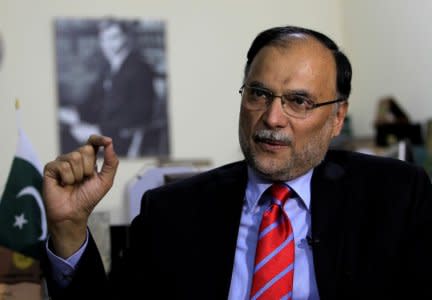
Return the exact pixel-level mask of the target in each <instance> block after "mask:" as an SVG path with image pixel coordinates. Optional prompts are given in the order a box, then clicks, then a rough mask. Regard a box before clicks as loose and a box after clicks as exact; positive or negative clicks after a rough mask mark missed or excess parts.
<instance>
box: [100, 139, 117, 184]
mask: <svg viewBox="0 0 432 300" xmlns="http://www.w3.org/2000/svg"><path fill="white" fill-rule="evenodd" d="M118 165H119V160H118V158H117V154H116V153H115V151H114V145H113V142H112V140H111V139H109V140H108V141H107V142H106V143H105V144H104V161H103V164H102V168H101V170H100V173H99V177H100V179H101V180H102V181H103V182H104V183H107V184H109V185H110V186H111V185H112V183H113V182H114V177H115V174H116V172H117V167H118Z"/></svg>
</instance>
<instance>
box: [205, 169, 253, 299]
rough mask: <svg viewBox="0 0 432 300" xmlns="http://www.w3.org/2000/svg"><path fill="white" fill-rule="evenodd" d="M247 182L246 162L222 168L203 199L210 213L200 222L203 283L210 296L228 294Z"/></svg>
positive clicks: (220, 296)
mask: <svg viewBox="0 0 432 300" xmlns="http://www.w3.org/2000/svg"><path fill="white" fill-rule="evenodd" d="M246 183H247V168H246V164H245V163H243V162H242V163H239V164H235V165H234V166H233V167H231V168H229V169H226V170H225V169H222V170H221V171H220V172H219V173H218V174H217V176H215V178H214V185H213V187H214V188H210V191H211V193H209V194H208V195H207V196H206V200H205V201H203V202H204V203H205V205H204V206H203V207H202V208H203V209H205V210H206V211H207V212H211V213H204V214H202V216H205V219H203V220H202V223H201V224H203V226H202V239H200V242H201V243H202V244H201V251H200V252H201V255H202V256H203V257H202V259H203V260H202V264H203V267H204V268H205V269H206V270H203V272H202V274H203V275H204V274H205V276H206V277H205V278H202V284H204V285H207V286H208V288H209V289H211V293H212V294H213V295H212V296H211V297H212V298H211V299H227V297H228V293H229V288H230V283H231V275H232V270H233V265H234V256H235V251H236V245H237V235H238V230H239V226H240V217H241V210H242V205H243V199H244V193H245V189H246ZM204 262H205V263H204ZM209 270H210V271H209ZM207 274H208V276H209V277H207ZM209 291H210V290H209Z"/></svg>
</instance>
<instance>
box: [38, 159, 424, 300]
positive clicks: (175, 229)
mask: <svg viewBox="0 0 432 300" xmlns="http://www.w3.org/2000/svg"><path fill="white" fill-rule="evenodd" d="M246 183H247V167H246V164H245V162H243V161H242V162H237V163H233V164H229V165H226V166H223V167H220V168H217V169H214V170H212V171H209V172H205V173H202V174H200V175H197V176H195V177H192V178H189V179H186V180H184V181H181V182H177V183H173V184H169V185H166V186H163V187H160V188H157V189H154V190H150V191H148V192H147V193H145V194H144V196H143V199H142V209H141V212H140V214H139V215H138V217H137V218H136V219H135V220H134V221H133V223H132V225H131V227H130V229H131V247H130V249H129V251H128V253H127V254H126V255H125V259H124V265H123V267H122V268H121V269H118V270H117V271H116V272H114V274H112V276H111V277H110V278H109V279H107V278H106V276H105V274H104V271H103V267H102V263H101V260H100V258H99V255H98V252H97V249H96V247H95V244H94V242H93V241H91V242H90V244H89V247H88V248H87V250H86V251H85V253H84V255H83V257H82V260H81V261H80V263H79V265H78V267H77V270H76V275H75V277H74V279H73V281H72V284H71V285H70V286H69V287H68V288H67V289H64V290H58V289H56V288H55V287H54V285H53V283H52V282H51V281H48V283H49V288H50V290H51V291H52V295H53V298H54V299H96V298H95V297H97V299H105V298H103V297H107V298H109V297H111V296H112V298H113V299H188V300H191V299H227V297H228V292H229V288H230V281H231V274H232V269H233V262H234V254H235V250H236V241H237V232H238V227H239V223H240V216H241V208H242V203H243V198H244V192H245V188H246ZM311 213H312V241H311V244H312V248H313V257H314V258H313V259H314V267H315V273H316V280H317V284H318V290H319V294H320V297H321V299H426V298H427V297H430V295H432V284H431V281H432V277H431V275H430V271H429V270H431V269H432V247H431V243H430V239H431V237H432V234H431V232H432V230H431V229H432V185H431V181H430V179H429V177H428V176H427V175H426V173H425V172H424V171H423V170H422V169H420V168H418V167H416V166H414V165H410V164H407V163H405V162H401V161H398V160H395V159H387V158H380V157H374V156H368V155H364V154H358V153H351V152H343V151H329V153H328V154H327V156H326V158H325V160H324V161H323V162H322V163H321V164H320V165H319V166H317V167H316V169H315V171H314V173H313V177H312V181H311ZM45 267H47V266H45ZM46 270H47V276H48V279H49V268H47V269H46ZM129 293H131V294H129Z"/></svg>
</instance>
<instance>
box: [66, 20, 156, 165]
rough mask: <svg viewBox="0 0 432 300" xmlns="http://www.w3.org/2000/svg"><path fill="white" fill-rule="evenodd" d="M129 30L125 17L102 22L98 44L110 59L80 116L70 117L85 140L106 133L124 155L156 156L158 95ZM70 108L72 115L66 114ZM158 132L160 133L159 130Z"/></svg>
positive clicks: (73, 130)
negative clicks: (121, 20) (155, 120)
mask: <svg viewBox="0 0 432 300" xmlns="http://www.w3.org/2000/svg"><path fill="white" fill-rule="evenodd" d="M130 35H131V33H130V29H129V28H128V26H127V24H125V23H124V22H120V21H117V20H115V19H106V20H103V21H102V22H101V23H100V24H99V34H98V39H99V44H100V48H101V51H102V53H103V55H104V57H105V58H106V62H107V64H106V65H104V66H103V68H101V71H100V74H99V76H98V78H97V79H96V81H95V83H94V85H93V86H92V88H91V89H90V92H89V96H88V97H87V100H86V101H84V102H83V103H82V104H80V105H79V106H78V107H77V115H76V117H74V118H72V119H73V120H74V122H70V120H71V118H70V116H71V115H73V112H72V113H71V112H70V111H66V109H63V110H62V113H61V114H60V116H69V118H63V120H69V122H68V123H69V125H70V134H71V135H72V136H73V137H74V138H75V139H76V140H77V141H78V142H79V143H80V144H82V143H84V142H85V141H86V140H87V138H88V137H89V135H90V134H104V135H108V136H110V137H112V138H113V139H114V140H115V141H116V146H117V147H116V149H117V153H118V154H119V155H120V156H127V157H137V156H141V155H156V154H160V153H158V151H159V149H158V148H157V147H153V146H152V145H153V144H155V145H156V144H157V143H156V142H155V143H148V144H144V143H143V140H144V138H145V139H146V140H152V139H153V140H157V138H158V136H157V135H155V130H153V128H152V126H153V124H152V123H154V122H153V120H154V112H155V110H156V107H155V104H156V100H157V99H156V98H155V97H156V95H155V90H154V86H153V73H152V69H151V67H150V66H149V65H148V64H147V63H146V62H144V60H143V59H142V57H141V54H140V53H139V52H138V51H137V50H136V49H135V47H134V45H133V39H132V38H131V36H130ZM65 112H67V113H68V114H65ZM157 133H159V134H160V132H157Z"/></svg>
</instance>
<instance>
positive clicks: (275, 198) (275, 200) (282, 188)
mask: <svg viewBox="0 0 432 300" xmlns="http://www.w3.org/2000/svg"><path fill="white" fill-rule="evenodd" d="M269 192H270V195H271V197H272V204H276V205H279V206H280V207H283V206H284V205H285V202H286V201H287V200H288V198H289V197H290V196H291V195H292V191H291V189H290V188H289V187H288V186H286V185H285V184H283V183H274V184H273V185H271V186H270V188H269Z"/></svg>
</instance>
